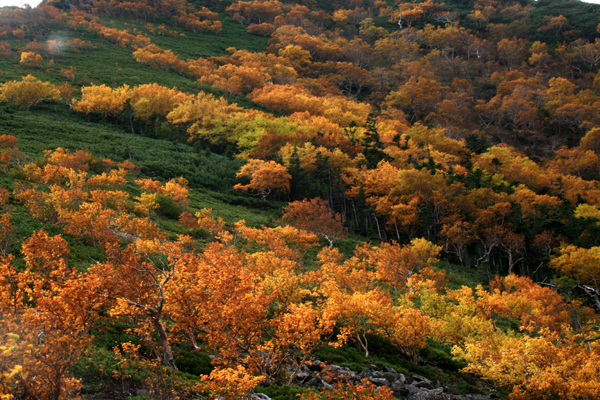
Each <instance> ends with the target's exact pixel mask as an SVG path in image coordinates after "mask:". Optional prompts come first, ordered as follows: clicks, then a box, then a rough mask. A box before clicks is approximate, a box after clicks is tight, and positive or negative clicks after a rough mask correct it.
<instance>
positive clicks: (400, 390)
mask: <svg viewBox="0 0 600 400" xmlns="http://www.w3.org/2000/svg"><path fill="white" fill-rule="evenodd" d="M390 389H392V391H393V392H394V395H395V396H396V397H406V396H408V395H409V394H410V391H409V390H408V389H407V388H406V387H405V386H404V383H402V382H400V381H399V380H398V381H395V382H393V383H392V384H391V385H390Z"/></svg>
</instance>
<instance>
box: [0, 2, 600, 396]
mask: <svg viewBox="0 0 600 400" xmlns="http://www.w3.org/2000/svg"><path fill="white" fill-rule="evenodd" d="M67 3H68V4H67ZM67 3H65V2H60V1H47V2H45V4H43V5H40V6H38V7H36V8H34V9H27V8H23V9H21V8H15V9H2V10H0V38H1V39H2V40H3V41H2V43H0V58H2V59H3V60H5V62H7V63H10V65H11V68H12V67H14V66H17V65H18V66H19V67H20V68H24V69H29V71H31V72H32V73H36V74H37V73H39V74H45V75H44V76H47V77H46V78H44V79H47V80H48V81H43V80H40V79H39V78H37V77H34V76H33V75H26V76H23V78H22V79H21V80H20V81H19V80H8V78H7V79H6V81H5V82H4V83H2V84H0V102H2V103H3V107H2V110H1V111H2V120H3V123H4V122H7V121H8V122H7V124H8V123H10V120H11V119H12V115H11V114H12V113H15V112H16V113H27V115H29V111H28V112H26V111H24V109H25V108H26V109H27V110H35V111H30V112H38V111H39V112H47V110H45V108H47V107H42V106H38V105H40V104H45V103H50V104H52V105H53V106H54V118H55V122H57V123H59V119H61V118H63V115H64V114H60V113H61V112H64V113H70V112H71V111H70V110H67V105H68V106H69V108H72V110H73V111H72V112H75V113H85V114H86V115H87V117H88V118H89V119H90V120H92V118H93V117H94V116H101V117H102V120H103V121H104V122H105V123H110V124H115V125H117V127H118V126H119V125H123V124H127V125H128V126H127V128H126V129H127V131H131V132H132V133H133V134H140V135H142V134H144V135H149V136H153V137H160V136H161V135H162V137H168V138H169V140H172V141H173V143H174V146H175V149H177V141H179V140H183V141H188V142H189V143H190V144H191V145H193V149H194V151H195V152H196V153H197V154H195V155H197V156H198V159H199V160H202V162H204V161H205V160H209V162H212V161H214V160H211V158H210V156H209V155H208V154H209V153H210V152H216V153H220V154H224V155H227V156H231V158H237V159H241V160H233V161H232V160H228V161H231V162H235V163H237V164H236V165H238V168H239V169H238V170H237V171H235V172H233V171H229V172H230V176H231V180H232V181H231V182H230V184H229V185H230V188H225V189H224V190H223V191H222V193H219V194H216V195H215V196H214V198H218V199H225V200H226V201H231V202H232V203H233V204H231V206H232V207H240V206H239V204H242V203H243V204H249V205H252V207H256V208H257V209H261V210H263V209H269V210H270V211H272V212H273V214H271V215H272V218H270V220H269V221H267V220H265V221H264V222H258V223H255V225H254V224H253V223H246V222H245V221H243V220H238V219H239V217H237V216H236V215H234V214H235V213H236V212H237V210H238V209H236V211H235V212H233V211H232V212H229V213H228V212H224V211H223V209H219V208H218V207H215V210H212V209H210V208H208V207H207V206H206V207H205V204H202V205H200V206H198V204H199V203H201V202H203V201H205V199H208V198H211V196H209V195H207V196H204V193H203V194H202V195H200V196H196V194H197V193H194V190H195V189H197V188H196V187H193V186H194V185H190V184H189V182H188V180H186V179H184V178H183V177H177V174H178V173H177V174H174V173H171V172H169V175H168V178H165V179H163V180H161V179H160V178H159V179H154V178H150V177H151V176H153V174H152V171H147V170H141V171H138V168H137V167H136V166H135V165H133V164H132V163H131V162H121V163H118V162H115V161H112V160H110V159H108V158H106V159H104V158H100V157H95V156H94V155H92V154H90V153H88V152H87V151H83V150H77V149H67V148H60V147H59V148H56V149H54V150H46V151H45V152H44V153H41V151H40V154H38V156H36V157H37V158H35V160H32V159H31V158H29V156H27V155H25V154H24V153H23V152H21V151H20V150H19V148H18V147H17V140H16V138H15V137H13V136H10V135H2V136H0V168H1V170H2V172H1V174H2V175H3V179H5V180H6V182H8V180H9V179H12V180H14V187H12V186H10V187H11V189H10V190H8V187H9V185H8V184H7V185H6V187H7V189H5V188H0V289H1V290H0V398H1V399H2V400H4V399H7V400H8V399H12V398H24V399H52V400H59V399H67V398H76V397H77V396H78V393H79V391H80V389H81V382H80V381H79V380H78V379H77V378H76V372H75V371H76V370H77V368H78V367H79V366H80V365H81V364H82V363H84V362H85V361H86V360H88V359H89V360H92V357H94V356H95V355H93V354H91V353H88V352H86V349H87V348H90V347H91V348H93V347H94V346H95V344H94V343H96V341H97V340H100V341H102V340H104V339H105V337H104V335H108V334H107V332H113V331H118V332H119V335H121V334H122V336H120V337H121V339H119V340H120V341H119V342H118V343H112V342H111V341H112V340H113V339H106V340H107V341H108V342H110V343H111V346H112V344H114V346H112V347H111V348H110V349H108V347H106V348H103V351H107V352H108V353H110V360H111V362H113V363H112V364H110V363H108V362H107V364H106V365H111V367H110V368H112V369H111V370H110V371H102V373H106V374H108V376H110V379H111V380H112V381H111V382H113V383H114V382H116V381H118V380H119V379H120V384H121V385H122V387H123V389H122V390H123V391H125V386H126V384H125V382H131V381H133V380H135V379H138V384H139V385H142V383H139V382H142V381H143V385H144V387H145V388H148V390H149V391H150V392H151V395H153V396H156V397H160V398H175V397H177V398H180V397H185V396H184V395H183V394H182V392H184V391H189V392H194V391H195V392H202V393H203V394H206V395H208V396H211V397H222V398H225V399H239V398H249V396H250V395H251V394H252V391H253V390H254V389H255V388H256V387H257V385H259V384H261V383H262V384H276V385H294V384H296V383H298V375H299V374H300V372H301V371H302V370H303V369H305V368H306V367H307V365H309V364H311V363H312V361H313V358H314V357H315V354H326V353H327V351H332V352H335V351H336V350H335V349H336V348H339V347H344V346H345V347H344V350H347V349H352V351H355V350H356V354H357V357H358V353H361V355H360V356H361V357H363V356H364V358H365V359H367V360H369V359H370V357H372V356H373V354H374V353H377V352H378V351H380V350H379V349H378V348H377V347H378V346H381V343H384V345H385V346H387V347H386V349H388V350H386V351H390V352H393V353H394V354H393V355H394V356H395V357H401V358H403V359H407V360H409V361H412V362H415V363H417V362H421V363H426V362H427V361H424V358H425V354H429V352H430V350H431V349H432V348H433V347H435V346H440V347H442V346H447V347H444V349H452V350H451V355H452V357H454V360H453V361H452V362H453V363H455V364H453V367H454V368H455V369H458V368H459V367H458V366H459V365H460V366H461V367H460V368H462V372H465V373H469V374H474V375H478V376H480V377H482V378H483V379H485V380H487V381H489V382H490V383H493V384H494V385H497V386H501V387H505V388H507V390H508V391H509V392H510V393H511V394H510V397H511V398H514V399H532V398H543V399H546V398H548V399H550V398H568V399H579V398H582V399H583V398H598V397H600V389H599V388H600V384H599V382H598V376H599V375H600V371H599V367H598V365H599V361H600V359H599V357H600V348H599V347H598V337H599V334H600V331H599V329H598V326H599V325H598V316H597V313H598V312H599V311H600V286H599V284H598V280H599V279H600V247H599V246H598V243H597V242H598V240H597V237H598V232H599V231H598V229H599V226H600V222H599V221H600V179H599V177H598V173H599V172H600V158H599V157H600V126H599V124H600V113H599V111H598V110H600V72H599V68H600V38H598V28H596V25H597V21H594V22H593V27H592V29H590V26H588V25H589V21H588V20H585V21H584V22H586V23H585V24H579V22H580V21H581V20H580V19H579V18H583V17H580V16H577V15H575V14H568V12H570V11H569V10H567V8H564V9H562V8H561V9H560V10H558V9H553V10H551V11H548V10H549V8H548V5H545V4H542V3H544V2H538V3H532V2H523V1H521V2H515V1H505V2H498V1H495V0H485V1H484V0H476V1H474V2H472V4H469V5H462V6H460V7H458V5H457V4H456V2H450V1H447V2H446V3H443V2H433V1H431V0H427V1H421V2H420V3H407V2H401V1H397V2H395V3H393V2H388V3H386V2H383V1H380V0H376V1H367V0H365V1H362V0H356V1H349V0H333V1H330V2H328V3H327V10H323V9H319V8H318V4H317V3H315V2H310V1H304V2H301V3H299V4H285V3H282V2H280V1H277V0H249V1H233V2H230V4H227V5H219V4H216V3H217V2H211V1H207V2H205V5H204V6H197V5H195V4H192V3H188V2H186V1H184V0H175V1H166V0H152V1H150V0H125V1H109V0H94V1H91V2H90V1H72V2H67ZM572 5H573V7H575V6H579V5H578V4H575V3H573V4H572ZM463 6H464V7H463ZM465 7H467V8H465ZM544 7H546V8H544ZM542 9H543V10H546V11H548V12H549V15H540V13H541V11H540V10H542ZM590 10H592V8H590ZM217 11H219V12H221V13H224V14H226V15H227V17H225V18H223V15H220V14H219V12H217ZM550 14H552V15H550ZM563 14H564V15H563ZM582 14H589V15H592V16H593V15H594V14H593V12H589V13H582ZM589 15H588V16H586V18H591V17H589ZM114 18H116V19H117V21H116V22H115V21H114V20H111V19H114ZM125 21H127V22H125ZM166 21H169V23H172V24H174V26H171V25H168V24H167V22H166ZM575 21H577V25H576V22H575ZM155 24H156V25H155ZM158 24H160V25H158ZM234 24H240V25H241V26H242V27H241V31H239V32H242V33H241V34H240V35H245V33H244V32H247V33H249V34H251V35H256V36H263V37H265V38H268V39H262V38H256V37H253V38H254V40H261V41H262V42H256V43H258V44H256V46H254V45H255V43H252V44H251V45H249V44H248V43H245V42H244V40H247V39H248V37H251V36H247V35H246V36H244V40H240V41H239V45H238V43H237V42H236V43H235V45H236V47H238V48H234V47H228V46H230V45H231V43H230V41H231V36H234V34H231V32H229V31H227V30H228V29H232V28H231V27H232V26H233V25H234ZM579 25H581V26H579ZM594 29H595V30H594ZM49 32H69V35H70V36H69V37H73V38H72V39H69V40H66V39H65V41H63V40H61V39H60V38H58V36H56V35H53V36H48V35H49ZM184 32H185V33H184ZM236 32H237V31H236ZM215 35H222V36H220V37H219V38H217V39H218V40H216V39H215ZM55 36H56V37H55ZM75 36H81V37H82V38H78V37H75ZM188 36H189V37H191V38H193V39H189V40H188ZM90 37H92V38H93V39H90ZM184 37H185V38H186V39H185V40H186V41H185V43H192V41H198V42H203V41H211V40H214V41H215V42H218V43H217V44H216V47H215V48H218V50H210V49H209V48H210V46H206V47H201V48H200V47H199V49H200V50H197V49H189V51H188V52H187V54H188V56H189V54H195V56H194V59H186V57H185V56H184V55H183V54H184V52H183V51H182V52H181V54H178V52H177V51H176V49H177V47H174V48H173V49H167V48H163V47H164V46H165V45H164V44H162V43H169V41H171V42H170V43H173V38H184ZM33 38H35V39H33ZM83 38H85V40H83ZM90 40H91V41H90ZM102 41H103V42H104V43H106V44H108V46H109V47H110V48H111V49H112V48H114V46H119V49H118V51H119V52H120V53H122V54H126V56H127V57H130V60H131V62H134V61H135V62H136V63H137V64H133V65H137V66H138V67H139V68H141V69H142V70H144V69H148V70H146V71H145V72H147V73H151V74H153V75H152V76H160V77H162V78H163V79H164V81H162V82H169V79H171V81H173V80H174V79H177V82H178V83H177V85H178V87H173V86H164V85H159V84H158V83H141V82H139V81H138V80H136V81H135V83H131V82H132V80H130V79H131V77H129V76H126V74H124V73H123V69H122V68H120V67H119V66H118V65H115V71H116V72H115V76H118V80H117V78H114V79H113V80H112V82H110V83H109V82H108V81H105V82H103V81H102V80H101V78H98V76H96V75H94V74H92V73H91V72H88V71H85V70H84V68H82V66H80V65H77V66H72V65H71V64H72V62H71V60H74V58H71V59H68V60H66V62H64V63H63V62H62V61H59V60H60V58H62V57H73V56H74V54H75V53H81V52H92V51H94V52H100V51H106V53H107V54H108V52H109V50H107V48H106V47H104V46H103V45H101V44H99V43H100V42H102ZM153 42H156V43H161V46H163V47H160V46H158V45H157V44H156V43H153ZM226 43H227V44H226ZM204 44H206V43H202V45H204ZM211 44H212V43H211ZM260 46H263V49H264V50H265V51H264V52H261V51H255V50H256V49H260ZM239 47H241V48H239ZM249 49H254V50H252V51H250V50H249ZM210 52H212V56H205V55H206V54H209V53H210ZM93 54H96V53H93ZM200 54H202V57H199V58H197V57H198V55H200ZM79 56H81V54H79ZM190 57H191V56H190ZM55 59H56V65H61V66H60V67H56V68H55V66H54V65H55ZM107 59H108V58H107ZM3 62H4V61H3ZM42 68H47V70H45V71H44V70H43V69H42ZM124 68H125V67H124ZM128 68H129V67H128ZM3 69H4V67H3ZM149 69H151V70H152V71H150V70H149ZM12 73H13V72H8V73H7V72H3V74H12ZM87 74H90V76H92V79H90V78H88V77H87ZM24 75H25V74H24ZM40 76H42V75H40ZM140 76H142V74H140ZM144 76H146V75H145V74H144ZM121 78H122V79H121ZM137 78H138V77H136V78H135V79H137ZM11 79H12V78H11ZM64 79H66V80H69V81H70V82H71V83H72V84H73V86H71V84H70V83H67V82H64V83H63V84H62V85H57V84H55V83H51V82H57V81H59V82H60V81H63V80H64ZM124 81H126V82H128V83H129V84H125V83H123V82H124ZM182 82H183V83H182ZM186 82H187V83H188V84H185V83H186ZM61 100H62V101H64V103H66V105H65V104H59V103H58V102H59V101H61ZM4 105H5V106H6V107H4ZM14 106H17V109H16V111H15V109H14ZM36 106H38V107H36ZM59 107H60V109H59ZM39 109H44V110H41V111H40V110H39ZM5 113H6V118H5ZM19 116H22V115H21V114H19ZM65 124H67V123H66V122H65ZM7 126H8V125H7ZM98 140H100V138H99V139H98ZM45 148H46V147H45ZM190 151H191V150H190ZM115 153H116V150H115ZM115 157H118V155H117V154H115ZM196 167H197V165H196ZM143 174H145V175H143ZM234 175H235V179H237V180H236V181H235V183H234V182H233V179H234V178H233V176H234ZM190 181H192V180H190ZM3 185H4V184H3ZM231 189H235V190H237V191H238V193H235V192H233V191H232V190H231ZM228 191H229V192H228ZM246 195H250V196H256V197H258V198H259V199H260V200H255V199H249V198H244V196H246ZM188 196H189V198H188ZM199 199H200V200H199ZM232 199H233V200H232ZM271 200H277V201H287V202H289V203H288V204H287V205H285V206H282V205H281V203H278V202H275V201H271ZM275 208H280V209H278V210H276V211H275V210H272V209H275ZM232 209H233V208H232ZM25 220H26V221H29V222H31V224H32V225H31V226H35V228H31V229H29V230H28V228H24V226H25V225H26V224H27V223H29V222H23V221H25ZM34 223H35V224H36V225H33V224H34ZM261 223H264V224H265V225H262V226H261V225H260V224H261ZM41 226H44V228H41ZM24 235H26V237H25V236H24ZM358 235H360V236H358ZM319 239H325V241H326V243H327V245H326V246H324V247H323V248H321V246H320V244H319ZM323 243H325V242H322V243H321V244H323ZM74 246H82V247H84V248H85V249H91V250H90V254H92V255H88V254H86V257H84V258H85V259H81V258H77V257H74V256H73V254H72V253H71V251H72V249H74V248H75V247H74ZM336 246H337V247H336ZM456 264H459V265H460V267H459V266H457V265H456ZM457 271H458V272H457ZM461 274H464V275H469V278H473V282H470V285H469V286H463V285H461V284H459V283H457V282H461V280H462V275H461ZM475 280H478V281H479V282H483V280H485V281H486V283H485V285H482V284H479V285H478V284H477V283H475ZM98 338H100V339H98ZM123 338H125V339H123ZM373 343H377V345H373ZM182 349H185V351H187V350H190V352H191V354H193V355H197V354H202V355H210V360H211V361H210V364H211V366H212V368H213V369H212V372H207V373H205V374H202V376H201V377H200V378H198V379H197V380H196V381H194V383H193V384H189V382H186V381H185V380H180V376H179V375H178V374H175V373H174V371H175V370H176V369H177V368H178V367H179V366H180V365H182V359H181V358H180V357H181V354H182ZM106 357H108V356H106ZM447 358H448V359H449V358H450V350H448V353H447ZM446 361H447V360H446ZM456 361H459V362H460V364H459V363H456ZM377 362H378V361H377ZM103 367H104V364H103ZM325 371H326V369H325ZM331 378H332V379H330V380H329V382H328V384H331V385H332V386H330V390H329V391H327V392H325V393H322V395H321V397H322V398H328V399H391V398H392V393H391V391H390V390H389V388H387V387H386V386H381V387H379V388H375V386H374V385H373V384H372V382H368V381H361V380H358V379H355V380H353V381H335V379H333V377H331ZM325 380H326V381H327V379H325ZM186 385H187V386H186ZM328 387H329V386H328ZM177 391H179V393H177ZM194 395H195V394H194ZM186 396H187V394H186ZM302 398H305V399H309V400H314V399H316V398H317V395H316V394H315V393H310V394H305V395H303V396H302Z"/></svg>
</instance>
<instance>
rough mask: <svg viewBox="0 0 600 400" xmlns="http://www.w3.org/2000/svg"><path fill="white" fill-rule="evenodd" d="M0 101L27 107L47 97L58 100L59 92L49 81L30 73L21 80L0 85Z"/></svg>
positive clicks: (59, 97)
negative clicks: (43, 80) (41, 79)
mask: <svg viewBox="0 0 600 400" xmlns="http://www.w3.org/2000/svg"><path fill="white" fill-rule="evenodd" d="M0 93H1V94H0V101H7V102H13V103H15V104H17V105H20V106H26V107H27V109H29V107H31V106H35V105H36V104H38V103H39V102H41V101H43V100H47V99H53V100H60V99H61V93H60V91H59V90H58V88H57V87H56V86H54V85H53V84H51V83H50V82H42V81H40V80H39V79H37V78H36V77H34V76H32V75H27V76H24V77H23V78H22V80H21V81H8V82H5V83H3V84H2V85H0Z"/></svg>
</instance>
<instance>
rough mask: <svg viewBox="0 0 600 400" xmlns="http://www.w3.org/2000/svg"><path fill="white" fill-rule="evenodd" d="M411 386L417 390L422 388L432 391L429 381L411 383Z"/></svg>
mask: <svg viewBox="0 0 600 400" xmlns="http://www.w3.org/2000/svg"><path fill="white" fill-rule="evenodd" d="M413 385H414V386H416V387H418V388H422V389H433V385H432V384H431V381H429V382H425V381H422V382H419V381H416V382H413ZM443 390H444V389H442V391H443Z"/></svg>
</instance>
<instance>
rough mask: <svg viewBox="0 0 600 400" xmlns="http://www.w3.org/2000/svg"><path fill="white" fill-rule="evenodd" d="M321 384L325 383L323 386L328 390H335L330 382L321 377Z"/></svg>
mask: <svg viewBox="0 0 600 400" xmlns="http://www.w3.org/2000/svg"><path fill="white" fill-rule="evenodd" d="M321 384H322V385H323V387H324V388H325V389H327V390H333V385H330V384H329V383H327V382H325V381H324V380H323V379H321Z"/></svg>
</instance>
